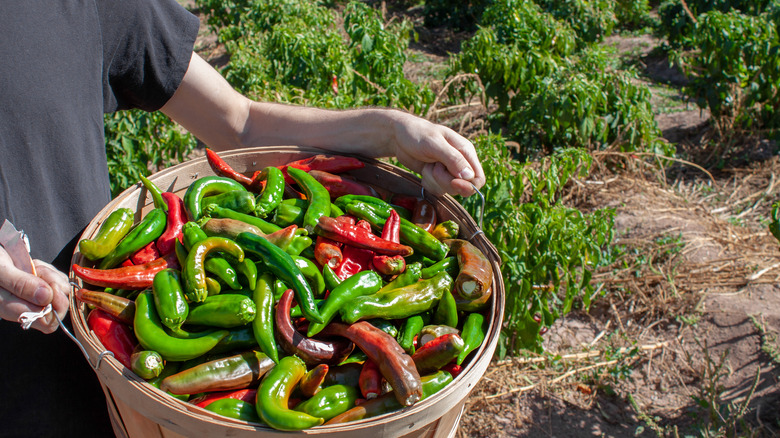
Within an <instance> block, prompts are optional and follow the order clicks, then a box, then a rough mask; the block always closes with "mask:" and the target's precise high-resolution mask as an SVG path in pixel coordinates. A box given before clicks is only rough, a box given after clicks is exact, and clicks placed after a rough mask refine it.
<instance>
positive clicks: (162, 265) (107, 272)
mask: <svg viewBox="0 0 780 438" xmlns="http://www.w3.org/2000/svg"><path fill="white" fill-rule="evenodd" d="M168 268H171V269H179V261H178V259H177V258H176V254H175V253H170V254H167V255H164V256H162V257H160V258H158V259H156V260H153V261H151V262H149V263H145V264H143V265H133V266H124V267H120V268H113V269H94V268H86V267H83V266H79V265H77V264H75V263H74V264H73V265H72V266H71V269H72V270H73V273H74V274H75V275H76V276H77V277H79V278H80V279H82V280H84V281H85V282H87V283H89V284H92V285H95V286H100V287H112V288H114V289H147V288H150V287H152V282H153V281H154V276H155V275H156V274H157V273H158V272H160V271H162V270H163V269H168Z"/></svg>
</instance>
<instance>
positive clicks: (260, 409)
mask: <svg viewBox="0 0 780 438" xmlns="http://www.w3.org/2000/svg"><path fill="white" fill-rule="evenodd" d="M305 373H306V365H305V364H304V363H303V361H302V360H301V359H299V358H298V357H297V356H285V357H283V358H282V359H281V360H279V363H278V364H277V365H276V366H275V367H274V368H273V369H271V371H269V372H268V374H266V375H265V378H264V379H263V381H262V382H261V383H260V387H259V388H258V389H257V399H256V402H255V407H256V409H257V414H258V415H259V416H260V418H261V419H262V420H263V421H264V422H265V423H266V424H268V425H269V426H271V427H273V428H274V429H278V430H288V431H295V430H304V429H309V428H311V427H314V426H319V425H321V424H322V423H323V422H325V420H324V419H323V418H320V417H314V416H311V415H309V414H307V413H304V412H298V411H294V410H291V409H290V408H289V407H288V404H289V399H290V394H291V393H292V391H293V389H295V386H296V385H297V384H298V382H299V381H300V380H301V378H303V375H304V374H305Z"/></svg>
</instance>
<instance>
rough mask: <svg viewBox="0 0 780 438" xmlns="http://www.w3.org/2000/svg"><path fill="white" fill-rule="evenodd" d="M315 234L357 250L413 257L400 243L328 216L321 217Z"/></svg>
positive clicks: (407, 247)
mask: <svg viewBox="0 0 780 438" xmlns="http://www.w3.org/2000/svg"><path fill="white" fill-rule="evenodd" d="M314 232H315V234H317V235H318V236H322V237H326V238H328V239H331V240H335V241H337V242H341V243H343V244H345V245H349V246H353V247H355V248H360V249H367V250H370V251H373V252H375V253H377V254H383V255H389V256H395V255H400V256H402V257H406V256H410V255H412V253H413V251H412V248H411V247H409V246H406V245H402V244H400V243H396V242H391V241H389V240H385V239H382V238H381V237H379V236H377V235H375V234H374V233H372V232H371V231H370V230H366V229H365V228H362V227H359V226H357V225H349V224H346V223H344V222H341V221H339V220H337V219H334V218H332V217H328V216H321V217H320V218H319V221H318V223H317V224H316V228H315V229H314Z"/></svg>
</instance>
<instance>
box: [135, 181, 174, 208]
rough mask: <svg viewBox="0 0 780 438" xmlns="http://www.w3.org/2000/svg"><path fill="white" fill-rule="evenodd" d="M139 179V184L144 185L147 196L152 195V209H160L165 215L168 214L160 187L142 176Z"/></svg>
mask: <svg viewBox="0 0 780 438" xmlns="http://www.w3.org/2000/svg"><path fill="white" fill-rule="evenodd" d="M140 177H141V183H142V184H143V185H144V187H145V188H146V190H147V191H148V192H149V194H150V195H152V204H154V208H161V209H162V210H163V211H164V212H165V213H168V203H167V202H165V200H164V199H163V197H162V194H163V191H162V190H161V189H160V187H158V186H157V184H155V183H153V182H152V181H151V180H149V178H147V177H145V176H143V175H141V176H140Z"/></svg>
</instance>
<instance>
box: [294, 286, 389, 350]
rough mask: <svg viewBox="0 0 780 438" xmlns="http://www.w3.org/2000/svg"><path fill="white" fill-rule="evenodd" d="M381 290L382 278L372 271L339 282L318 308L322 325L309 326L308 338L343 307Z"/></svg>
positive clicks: (317, 331) (312, 324)
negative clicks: (322, 321)
mask: <svg viewBox="0 0 780 438" xmlns="http://www.w3.org/2000/svg"><path fill="white" fill-rule="evenodd" d="M381 288H382V277H381V276H380V275H379V274H377V273H376V272H374V271H362V272H358V273H357V274H355V275H353V276H351V277H349V278H347V279H346V280H344V281H343V282H341V283H340V284H339V285H338V286H336V288H335V289H333V290H332V291H330V295H328V298H326V299H325V302H324V304H323V305H322V307H320V315H322V318H323V319H324V320H325V323H324V324H320V323H311V324H309V331H308V335H309V336H314V335H316V334H317V333H319V332H320V331H322V329H323V328H325V326H326V325H327V324H328V323H329V322H330V321H331V320H333V318H334V317H335V316H336V314H337V313H338V311H339V309H341V308H342V307H343V306H344V305H346V304H347V303H349V302H350V301H352V300H354V299H355V298H357V297H360V296H363V295H370V294H373V293H376V292H378V291H379V290H380V289H381Z"/></svg>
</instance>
